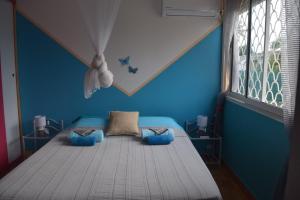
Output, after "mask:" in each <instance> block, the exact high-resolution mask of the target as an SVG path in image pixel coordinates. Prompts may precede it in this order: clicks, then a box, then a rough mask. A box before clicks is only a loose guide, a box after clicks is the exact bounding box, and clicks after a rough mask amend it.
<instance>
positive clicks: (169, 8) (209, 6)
mask: <svg viewBox="0 0 300 200" xmlns="http://www.w3.org/2000/svg"><path fill="white" fill-rule="evenodd" d="M219 7H220V5H219V0H162V16H164V17H165V16H195V17H214V18H218V17H220V10H219Z"/></svg>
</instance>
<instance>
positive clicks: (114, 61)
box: [18, 0, 219, 95]
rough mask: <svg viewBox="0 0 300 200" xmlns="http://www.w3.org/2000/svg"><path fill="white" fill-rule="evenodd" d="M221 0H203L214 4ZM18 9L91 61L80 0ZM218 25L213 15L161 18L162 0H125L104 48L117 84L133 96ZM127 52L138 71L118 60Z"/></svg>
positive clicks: (37, 0)
mask: <svg viewBox="0 0 300 200" xmlns="http://www.w3.org/2000/svg"><path fill="white" fill-rule="evenodd" d="M218 1H219V0H211V1H210V2H211V4H208V3H207V2H208V1H205V2H206V3H205V4H204V3H203V2H204V1H203V0H200V1H199V2H200V3H201V2H202V3H203V4H204V6H211V5H214V6H216V5H219V4H218ZM216 2H217V3H216ZM203 9H205V7H204V8H203ZM216 9H219V8H216ZM18 11H20V12H21V13H22V14H23V15H25V17H27V18H28V19H30V20H31V21H32V22H33V23H34V24H36V25H37V26H39V27H40V28H41V29H42V30H43V31H45V32H46V33H47V34H49V35H51V37H53V38H55V40H57V41H58V42H59V43H60V44H61V45H62V46H63V47H65V48H66V49H68V50H69V51H70V52H72V53H73V54H74V55H75V56H76V57H78V58H79V59H81V60H82V61H83V62H84V63H86V64H89V63H90V61H91V59H92V57H93V55H94V52H93V49H92V47H91V45H90V43H89V40H88V36H87V33H86V29H85V26H84V24H83V23H82V19H81V16H80V14H79V13H80V12H79V10H78V5H77V4H76V1H74V0H26V1H25V0H19V1H18ZM218 23H219V21H218V19H212V18H210V19H209V18H199V17H161V0H123V2H122V4H121V7H120V10H119V14H118V17H117V20H116V23H115V27H114V29H113V32H112V36H111V38H110V41H109V43H108V47H107V50H106V51H105V53H106V57H107V61H108V64H109V68H110V69H111V70H112V72H113V73H114V76H115V80H114V84H115V85H117V87H118V88H119V89H121V90H123V91H124V92H125V93H127V94H129V95H130V94H133V93H134V92H136V91H137V90H138V89H140V87H142V86H143V85H144V84H145V83H147V82H148V81H149V80H151V79H152V78H153V77H154V76H155V75H157V74H159V73H161V72H162V71H163V69H165V68H166V67H167V66H169V65H170V63H171V62H173V61H175V59H176V58H178V57H179V56H180V55H181V54H183V53H184V52H185V51H186V50H187V49H189V48H190V47H191V46H192V45H193V44H195V43H196V42H197V41H199V39H201V38H202V37H204V36H205V35H206V34H207V33H208V32H210V31H212V30H213V29H214V28H215V27H216V26H217V24H218ZM126 56H130V57H131V64H132V66H133V67H138V72H137V73H136V74H135V75H133V74H130V73H128V69H127V68H126V67H122V66H121V65H120V63H119V61H118V59H119V58H124V57H126Z"/></svg>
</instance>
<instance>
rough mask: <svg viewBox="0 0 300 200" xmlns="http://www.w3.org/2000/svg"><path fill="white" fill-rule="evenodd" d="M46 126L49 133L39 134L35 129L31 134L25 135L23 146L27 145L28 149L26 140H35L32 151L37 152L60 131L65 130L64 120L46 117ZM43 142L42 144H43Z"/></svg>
mask: <svg viewBox="0 0 300 200" xmlns="http://www.w3.org/2000/svg"><path fill="white" fill-rule="evenodd" d="M46 120H47V121H46V123H47V125H46V128H47V129H48V130H49V131H50V134H49V135H43V136H39V135H37V134H36V133H35V132H34V131H33V132H31V133H30V134H27V135H24V136H23V144H24V145H23V146H24V147H25V149H24V150H26V145H25V141H32V142H33V149H32V151H33V152H35V151H37V150H38V149H39V147H40V146H43V145H44V144H46V143H47V142H49V141H50V140H51V139H52V138H53V137H55V136H56V135H57V134H58V133H59V132H61V131H62V130H64V121H63V120H60V121H56V120H54V119H49V118H47V119H46ZM41 144H42V145H41Z"/></svg>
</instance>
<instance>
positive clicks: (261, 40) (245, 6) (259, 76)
mask: <svg viewBox="0 0 300 200" xmlns="http://www.w3.org/2000/svg"><path fill="white" fill-rule="evenodd" d="M280 11H281V0H244V1H243V3H242V5H241V9H240V14H239V16H238V23H237V28H236V31H235V34H234V42H233V47H234V48H233V59H232V60H233V61H232V63H233V64H232V65H233V66H232V81H231V91H232V92H233V93H236V94H239V96H242V97H244V98H247V100H248V101H249V100H253V101H256V102H262V103H265V104H268V105H272V106H275V107H278V108H281V107H282V101H283V98H282V84H281V65H280V64H281V62H280V59H281V48H280V44H281V42H280V37H281V21H280V14H281V12H280Z"/></svg>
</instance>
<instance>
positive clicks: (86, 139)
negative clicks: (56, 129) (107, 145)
mask: <svg viewBox="0 0 300 200" xmlns="http://www.w3.org/2000/svg"><path fill="white" fill-rule="evenodd" d="M69 137H70V141H71V143H72V144H73V145H75V146H93V145H95V143H96V142H102V141H103V140H104V134H103V131H102V130H95V131H93V132H92V133H91V134H89V135H87V136H81V135H79V134H77V133H75V132H74V131H72V132H71V133H70V136H69Z"/></svg>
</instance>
